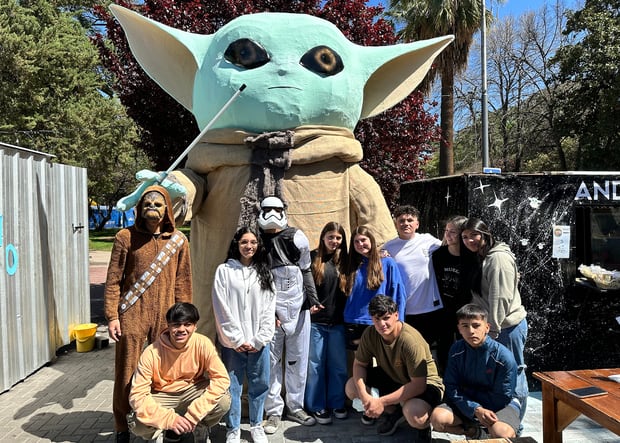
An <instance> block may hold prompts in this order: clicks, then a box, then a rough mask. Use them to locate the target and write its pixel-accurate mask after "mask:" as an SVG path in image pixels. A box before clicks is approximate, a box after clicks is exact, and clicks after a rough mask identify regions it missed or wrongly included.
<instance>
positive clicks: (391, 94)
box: [360, 35, 454, 118]
mask: <svg viewBox="0 0 620 443" xmlns="http://www.w3.org/2000/svg"><path fill="white" fill-rule="evenodd" d="M453 39H454V37H453V36H451V35H447V36H444V37H437V38H434V39H430V40H421V41H417V42H413V43H404V44H399V45H393V46H363V47H360V48H361V49H360V50H361V53H360V56H361V57H362V60H368V61H369V63H374V66H375V70H374V72H373V73H372V74H371V75H370V77H369V78H368V81H367V82H366V86H365V87H364V104H363V107H362V115H361V118H367V117H372V116H374V115H377V114H379V113H381V112H383V111H385V110H386V109H389V108H391V107H392V106H394V105H396V104H397V103H398V102H400V101H401V100H403V99H404V98H405V97H407V96H408V95H409V94H411V92H412V91H413V90H414V89H415V88H416V86H418V85H419V84H420V82H421V81H422V79H424V76H425V75H426V73H427V72H428V70H429V69H430V67H431V64H432V63H433V60H434V59H435V57H437V55H438V54H439V53H440V52H441V51H442V50H443V49H444V48H445V47H446V46H448V45H449V44H450V42H452V40H453Z"/></svg>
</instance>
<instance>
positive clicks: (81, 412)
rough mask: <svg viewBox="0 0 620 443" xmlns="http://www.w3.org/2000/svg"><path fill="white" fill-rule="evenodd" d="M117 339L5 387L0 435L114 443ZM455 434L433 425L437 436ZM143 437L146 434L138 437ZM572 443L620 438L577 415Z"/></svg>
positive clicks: (291, 426)
mask: <svg viewBox="0 0 620 443" xmlns="http://www.w3.org/2000/svg"><path fill="white" fill-rule="evenodd" d="M107 263H108V255H106V254H98V253H92V254H91V273H90V276H91V292H92V296H91V303H92V306H93V307H94V308H97V309H93V321H95V322H97V323H100V324H103V319H102V318H101V314H100V312H101V304H102V302H103V292H102V282H103V280H104V279H105V270H106V267H107ZM113 362H114V346H113V345H111V346H109V347H107V348H103V349H100V350H98V349H95V350H93V351H92V352H85V353H78V352H76V351H75V350H74V349H68V350H67V352H64V353H61V355H60V356H59V357H58V359H57V360H56V361H55V362H53V363H51V364H49V365H48V366H46V367H43V368H42V369H40V370H39V371H37V372H36V373H35V374H33V375H31V376H30V377H28V378H27V379H26V380H24V381H23V382H21V383H18V384H17V385H15V386H13V387H12V388H11V389H10V390H9V391H7V392H5V393H3V394H0V441H6V442H20V443H22V442H23V443H29V442H111V441H113V432H112V423H113V420H112V412H111V404H112V384H113V382H112V376H113ZM524 427H525V430H524V432H523V435H524V436H529V437H532V438H533V439H534V440H536V441H537V442H540V443H542V426H541V403H540V393H539V392H534V393H532V395H531V397H530V399H529V403H528V411H527V415H526V418H525V422H524ZM224 434H225V431H224V430H223V429H221V428H219V429H216V430H215V431H214V432H213V434H212V442H214V443H219V442H223V441H224ZM241 437H242V439H243V441H251V438H250V434H249V429H248V426H247V425H244V426H242V436H241ZM458 438H459V437H458V436H451V435H449V434H440V433H436V432H433V439H434V442H436V443H440V442H442V443H445V442H448V441H450V439H458ZM134 441H135V442H141V441H142V440H141V439H134ZM269 441H270V442H272V443H280V442H282V443H284V442H291V443H292V442H325V443H327V442H338V443H378V442H393V443H405V442H410V441H411V434H410V432H408V429H407V428H406V427H405V426H403V427H401V429H399V430H398V431H397V432H396V433H395V434H394V435H393V436H391V437H379V436H378V435H377V434H376V433H375V431H374V429H373V428H372V427H366V426H363V425H362V424H361V423H360V414H359V413H351V415H350V416H349V418H348V419H346V420H336V421H335V422H334V423H333V424H331V425H325V426H322V425H316V426H313V427H304V426H301V425H298V424H296V423H293V422H288V421H284V422H283V426H282V429H281V430H280V431H279V432H277V433H276V434H274V435H272V436H270V437H269ZM564 441H565V442H567V443H585V442H597V443H598V442H616V443H617V442H619V441H620V437H619V436H617V435H615V434H613V433H611V432H609V431H606V430H605V429H602V428H600V427H599V426H598V425H597V424H596V423H594V422H592V421H590V420H589V419H586V418H583V417H582V418H580V419H578V420H577V421H576V422H575V423H573V424H572V425H571V426H569V427H568V428H567V430H566V431H564Z"/></svg>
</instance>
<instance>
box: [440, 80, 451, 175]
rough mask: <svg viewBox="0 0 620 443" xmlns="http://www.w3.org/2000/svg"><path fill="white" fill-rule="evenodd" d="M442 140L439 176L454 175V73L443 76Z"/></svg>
mask: <svg viewBox="0 0 620 443" xmlns="http://www.w3.org/2000/svg"><path fill="white" fill-rule="evenodd" d="M440 118H441V140H440V142H439V175H441V176H444V175H452V174H454V148H453V146H452V144H453V142H454V72H453V71H452V70H450V72H444V73H442V76H441V116H440Z"/></svg>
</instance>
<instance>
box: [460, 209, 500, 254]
mask: <svg viewBox="0 0 620 443" xmlns="http://www.w3.org/2000/svg"><path fill="white" fill-rule="evenodd" d="M463 231H474V232H478V233H479V234H480V235H481V236H482V242H481V244H480V249H479V250H478V255H479V256H480V257H482V258H485V257H486V256H487V254H488V253H489V251H490V250H491V248H492V247H493V246H495V239H494V238H493V234H491V231H489V228H488V226H487V225H486V223H485V222H483V221H482V220H480V219H479V218H475V217H472V218H469V219H467V221H466V222H465V223H463V226H462V228H461V233H462V232H463Z"/></svg>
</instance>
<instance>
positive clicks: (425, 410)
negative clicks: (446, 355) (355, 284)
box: [345, 295, 443, 443]
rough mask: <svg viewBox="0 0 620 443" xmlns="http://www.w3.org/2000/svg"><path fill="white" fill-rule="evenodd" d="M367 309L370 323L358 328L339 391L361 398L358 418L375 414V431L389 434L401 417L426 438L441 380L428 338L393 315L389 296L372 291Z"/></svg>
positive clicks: (367, 420)
mask: <svg viewBox="0 0 620 443" xmlns="http://www.w3.org/2000/svg"><path fill="white" fill-rule="evenodd" d="M368 312H369V313H370V315H371V316H372V322H373V325H374V327H372V328H366V330H365V331H364V333H363V334H362V338H361V339H360V344H359V347H358V349H357V351H356V352H355V360H354V362H353V377H352V378H350V379H349V381H347V384H346V387H345V392H346V394H347V396H348V397H349V398H350V399H352V400H353V399H356V398H359V399H360V400H361V402H362V405H363V406H364V415H363V416H362V423H364V424H372V423H373V422H374V421H375V419H378V420H377V433H378V434H379V435H391V434H393V433H394V432H395V431H396V429H397V428H398V426H399V425H400V424H401V423H404V422H405V420H406V421H407V423H409V425H410V426H411V427H412V428H413V433H414V435H413V436H412V440H413V441H415V442H419V443H422V442H429V443H430V441H431V429H430V426H429V425H430V421H429V419H430V414H431V411H432V410H433V408H434V407H435V406H437V405H438V404H439V403H440V402H441V397H442V394H443V384H442V383H441V378H439V375H438V373H437V366H436V365H435V361H434V360H433V357H432V355H431V351H430V349H429V346H428V343H426V341H425V340H424V338H423V337H422V335H421V334H420V333H419V332H418V331H416V330H415V329H414V328H413V327H412V326H409V325H408V324H406V323H403V322H402V321H401V320H400V319H399V318H398V306H397V305H396V303H395V302H394V300H393V299H392V298H391V297H387V296H385V295H376V296H375V297H373V298H372V300H370V303H369V305H368ZM373 358H374V359H375V360H376V362H377V366H376V367H373V366H372V362H373ZM371 388H377V389H378V391H379V397H373V396H372V395H371V394H370V392H371Z"/></svg>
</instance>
